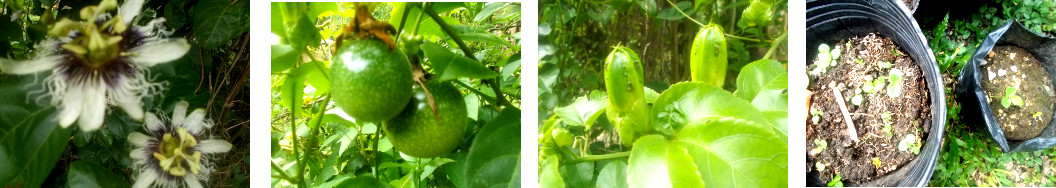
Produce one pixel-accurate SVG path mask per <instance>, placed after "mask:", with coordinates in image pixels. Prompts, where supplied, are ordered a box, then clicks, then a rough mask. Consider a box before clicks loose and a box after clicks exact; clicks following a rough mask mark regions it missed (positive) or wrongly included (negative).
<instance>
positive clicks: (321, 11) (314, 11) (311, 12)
mask: <svg viewBox="0 0 1056 188" xmlns="http://www.w3.org/2000/svg"><path fill="white" fill-rule="evenodd" d="M340 13H341V9H339V8H338V7H337V3H335V2H308V16H312V17H322V16H330V14H340Z"/></svg>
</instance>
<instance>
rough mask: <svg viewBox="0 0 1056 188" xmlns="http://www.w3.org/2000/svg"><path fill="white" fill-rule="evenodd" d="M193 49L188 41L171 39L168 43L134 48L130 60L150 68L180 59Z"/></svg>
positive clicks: (156, 43) (149, 44)
mask: <svg viewBox="0 0 1056 188" xmlns="http://www.w3.org/2000/svg"><path fill="white" fill-rule="evenodd" d="M190 49H191V46H190V45H188V44H187V40H186V39H183V38H178V39H171V40H166V41H159V42H151V43H146V44H143V46H139V47H136V48H133V49H132V50H131V51H132V52H134V54H136V55H133V56H131V57H130V58H131V59H132V62H134V63H136V64H137V65H140V66H144V67H150V66H154V65H156V64H158V63H166V62H169V61H172V60H176V59H179V58H180V57H183V55H184V54H187V51H188V50H190Z"/></svg>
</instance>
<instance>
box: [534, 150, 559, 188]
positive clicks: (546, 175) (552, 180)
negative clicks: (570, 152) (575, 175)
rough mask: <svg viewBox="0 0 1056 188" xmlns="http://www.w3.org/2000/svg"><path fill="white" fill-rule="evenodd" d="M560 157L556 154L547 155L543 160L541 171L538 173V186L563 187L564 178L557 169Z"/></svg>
mask: <svg viewBox="0 0 1056 188" xmlns="http://www.w3.org/2000/svg"><path fill="white" fill-rule="evenodd" d="M558 160H560V158H559V157H558V156H557V155H549V156H547V157H546V160H545V161H543V164H542V166H540V168H542V172H540V173H539V186H540V187H555V188H563V187H565V180H564V179H563V178H562V176H561V172H560V171H559V170H558V167H560V166H559V165H560V162H559V161H558Z"/></svg>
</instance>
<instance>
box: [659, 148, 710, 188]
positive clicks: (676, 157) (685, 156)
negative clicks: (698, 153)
mask: <svg viewBox="0 0 1056 188" xmlns="http://www.w3.org/2000/svg"><path fill="white" fill-rule="evenodd" d="M684 144H685V143H681V142H674V143H671V144H670V145H668V146H667V165H668V167H667V168H668V170H667V171H668V173H670V175H671V184H672V185H678V186H686V187H704V181H703V180H704V178H703V177H701V174H700V173H699V172H698V169H697V168H698V166H697V165H689V164H693V163H694V161H693V156H690V152H689V150H687V149H688V148H687V146H686V145H684ZM688 147H692V146H688Z"/></svg>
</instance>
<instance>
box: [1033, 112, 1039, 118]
mask: <svg viewBox="0 0 1056 188" xmlns="http://www.w3.org/2000/svg"><path fill="white" fill-rule="evenodd" d="M1033 117H1034V119H1041V112H1034V115H1033Z"/></svg>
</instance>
